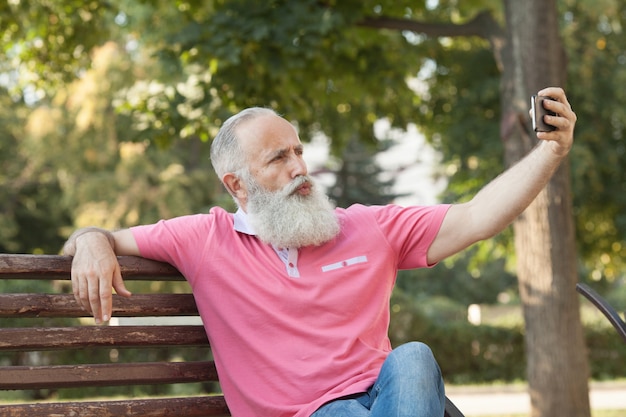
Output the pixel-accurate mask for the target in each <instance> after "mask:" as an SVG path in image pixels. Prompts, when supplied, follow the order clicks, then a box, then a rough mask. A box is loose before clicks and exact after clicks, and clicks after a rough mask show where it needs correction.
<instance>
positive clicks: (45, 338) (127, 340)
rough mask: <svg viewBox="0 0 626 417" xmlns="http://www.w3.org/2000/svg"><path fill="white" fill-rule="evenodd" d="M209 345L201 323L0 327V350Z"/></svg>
mask: <svg viewBox="0 0 626 417" xmlns="http://www.w3.org/2000/svg"><path fill="white" fill-rule="evenodd" d="M112 346H114V347H120V348H124V347H157V346H158V347H171V346H205V347H208V346H209V342H208V340H207V336H206V333H205V331H204V328H203V327H202V326H80V327H27V328H4V329H0V351H13V350H24V351H32V350H37V351H39V350H54V349H82V348H90V347H112Z"/></svg>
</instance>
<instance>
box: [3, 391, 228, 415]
mask: <svg viewBox="0 0 626 417" xmlns="http://www.w3.org/2000/svg"><path fill="white" fill-rule="evenodd" d="M0 415H1V416H3V417H50V416H55V417H70V416H71V417H122V416H131V415H132V416H134V417H181V416H185V417H205V416H207V417H208V416H211V417H227V416H230V414H229V412H228V408H227V407H226V402H225V401H224V397H222V396H206V397H187V398H163V399H145V400H143V399H137V400H122V401H98V402H95V401H79V402H63V403H39V404H19V405H2V406H0Z"/></svg>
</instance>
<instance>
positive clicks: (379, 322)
mask: <svg viewBox="0 0 626 417" xmlns="http://www.w3.org/2000/svg"><path fill="white" fill-rule="evenodd" d="M448 207H449V206H447V205H437V206H428V207H408V208H404V207H399V206H394V205H388V206H371V207H366V206H362V205H354V206H351V207H349V208H347V209H336V213H337V216H338V218H339V220H340V222H341V232H340V234H339V235H338V236H337V237H336V238H335V239H333V240H332V241H330V242H328V243H326V244H324V245H321V246H311V247H305V248H301V249H299V250H297V251H296V250H291V251H290V253H285V254H283V256H282V257H281V256H277V252H276V251H275V250H274V249H273V248H272V246H270V245H267V244H264V243H262V242H261V241H260V240H259V239H257V238H256V237H255V236H254V235H252V234H248V233H245V232H246V230H243V229H245V225H244V227H238V228H237V229H239V230H243V232H242V231H238V230H236V229H235V227H234V223H235V221H234V215H233V214H231V213H228V212H226V211H224V210H223V209H221V208H217V207H216V208H213V209H212V210H211V211H210V214H198V215H192V216H184V217H178V218H174V219H171V220H162V221H160V222H158V223H156V224H154V225H148V226H138V227H134V228H132V232H133V234H134V236H135V239H136V241H137V244H138V246H139V250H140V252H141V255H142V256H144V257H146V258H150V259H156V260H159V261H164V262H169V263H171V264H172V265H174V266H175V267H176V268H178V270H179V271H181V273H182V274H183V275H184V276H185V277H186V278H187V280H188V281H189V283H190V284H191V287H192V289H193V293H194V297H195V299H196V303H197V305H198V309H199V311H200V315H201V316H202V320H203V323H204V327H205V328H206V332H207V335H208V338H209V342H210V343H211V348H212V351H213V355H214V358H215V362H216V366H217V370H218V373H219V378H220V382H221V386H222V390H223V392H224V395H225V397H226V401H227V403H228V406H229V408H230V410H231V412H232V415H233V416H234V417H305V416H310V415H311V414H312V413H313V412H314V411H315V410H316V409H317V408H319V407H320V406H321V405H322V404H324V403H326V402H328V401H330V400H332V399H335V398H338V397H341V396H344V395H348V394H354V393H358V392H364V391H366V390H367V389H368V388H369V387H370V386H371V385H372V384H373V383H374V381H375V379H376V377H377V375H378V373H379V371H380V367H381V366H382V363H383V361H384V360H385V358H386V357H387V355H388V353H389V352H390V351H391V344H390V342H389V338H388V336H387V332H388V325H389V299H390V296H391V291H392V288H393V285H394V283H395V278H396V271H397V270H398V269H410V268H419V267H427V266H429V265H427V260H426V254H427V251H428V248H429V247H430V244H431V243H432V241H433V239H434V238H435V236H436V234H437V232H438V231H439V228H440V226H441V223H442V221H443V218H444V216H445V213H446V211H447V209H448ZM244 223H245V220H244ZM248 232H250V231H248Z"/></svg>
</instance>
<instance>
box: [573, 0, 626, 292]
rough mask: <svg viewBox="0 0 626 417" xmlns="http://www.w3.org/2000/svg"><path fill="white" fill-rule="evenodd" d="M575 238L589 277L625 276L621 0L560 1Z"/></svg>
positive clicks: (624, 18)
mask: <svg viewBox="0 0 626 417" xmlns="http://www.w3.org/2000/svg"><path fill="white" fill-rule="evenodd" d="M562 8H563V10H564V12H563V23H562V25H563V33H564V37H563V39H564V41H565V43H566V45H567V49H568V53H569V56H570V59H569V68H570V71H569V82H568V84H569V90H570V103H571V104H572V108H573V109H574V111H575V112H576V114H577V115H578V123H577V127H576V139H577V142H576V144H575V147H574V149H573V150H572V157H571V159H572V170H571V172H572V183H573V187H574V193H573V195H574V208H575V216H574V218H575V219H576V225H577V231H578V234H577V241H578V244H579V247H580V249H581V251H582V253H583V254H584V255H585V256H584V259H585V267H586V268H587V270H588V273H587V274H588V276H589V278H592V279H593V280H594V281H597V280H599V279H602V278H606V279H608V280H610V281H614V280H616V279H619V278H620V277H623V271H624V267H625V265H624V262H623V259H624V258H625V256H626V241H625V237H624V236H625V235H626V195H625V193H624V188H625V187H626V170H625V167H626V144H625V139H626V106H625V104H626V92H625V91H624V89H623V88H619V87H618V86H621V85H623V83H624V82H625V81H626V52H625V51H626V37H625V36H624V28H625V27H626V11H624V9H623V7H621V3H620V2H619V1H612V0H610V1H603V2H601V3H596V2H588V1H582V2H579V1H563V2H562Z"/></svg>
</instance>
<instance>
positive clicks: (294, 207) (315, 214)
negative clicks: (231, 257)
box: [243, 173, 340, 248]
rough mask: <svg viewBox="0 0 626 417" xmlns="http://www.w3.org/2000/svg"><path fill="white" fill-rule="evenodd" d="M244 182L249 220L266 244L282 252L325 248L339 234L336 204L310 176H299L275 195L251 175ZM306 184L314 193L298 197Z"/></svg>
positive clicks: (244, 176) (245, 176)
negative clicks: (296, 249) (285, 249)
mask: <svg viewBox="0 0 626 417" xmlns="http://www.w3.org/2000/svg"><path fill="white" fill-rule="evenodd" d="M243 179H244V181H245V183H246V186H247V188H248V203H247V214H248V220H249V222H250V225H251V226H252V228H253V229H254V231H255V233H256V234H257V236H258V237H259V239H261V240H262V241H263V242H265V243H269V244H271V245H274V246H276V247H278V248H301V247H304V246H311V245H314V246H317V245H321V244H322V243H325V242H328V241H330V240H331V239H333V238H334V237H335V236H337V234H339V230H340V226H339V221H338V219H337V216H336V215H335V212H334V208H333V206H332V204H331V203H330V201H329V199H328V197H327V196H326V195H325V194H324V193H323V192H322V191H321V190H319V189H318V188H317V187H316V186H315V184H314V183H313V180H312V179H311V178H309V177H308V176H299V177H297V178H295V179H294V180H293V181H292V182H291V183H289V184H288V185H287V186H285V187H284V188H283V189H281V190H278V191H274V192H272V191H267V190H265V189H264V188H263V187H261V186H260V185H259V184H258V183H257V182H256V181H255V180H254V178H253V177H252V175H250V174H249V173H245V174H244V175H243ZM306 182H309V183H311V185H312V187H311V193H310V194H309V195H300V194H297V193H295V191H296V190H297V189H298V187H300V186H301V185H302V184H304V183H306Z"/></svg>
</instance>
